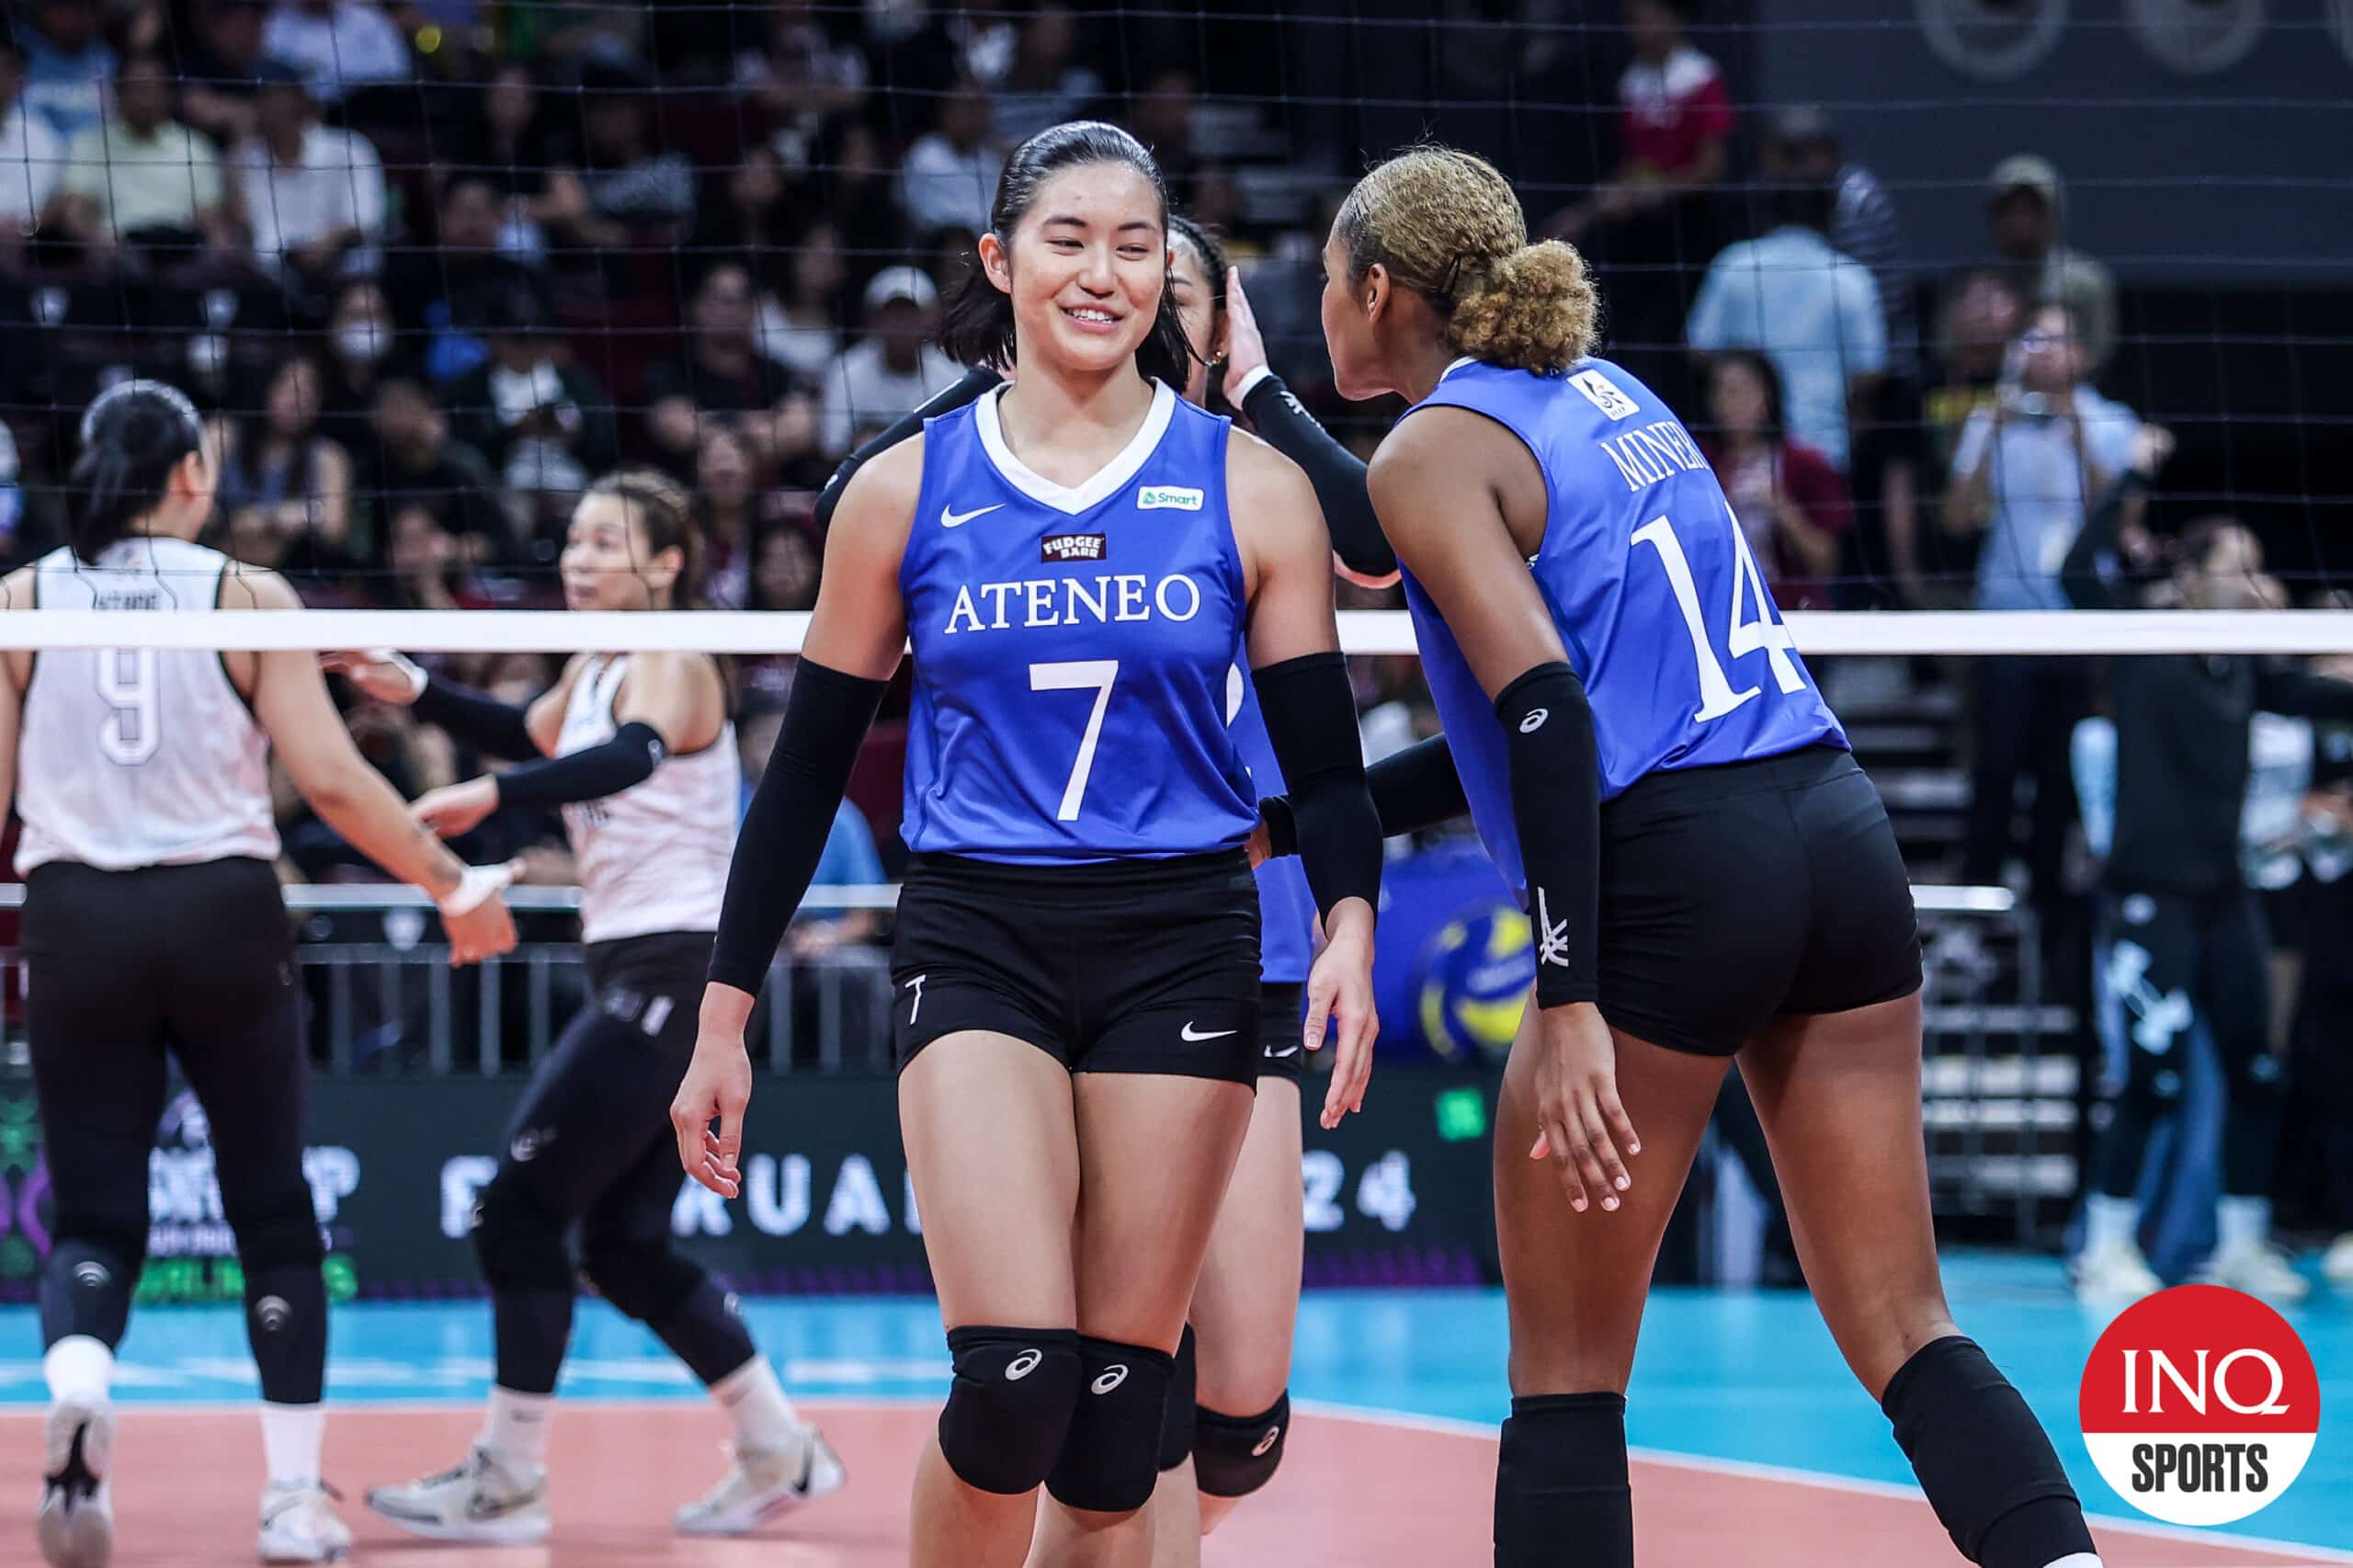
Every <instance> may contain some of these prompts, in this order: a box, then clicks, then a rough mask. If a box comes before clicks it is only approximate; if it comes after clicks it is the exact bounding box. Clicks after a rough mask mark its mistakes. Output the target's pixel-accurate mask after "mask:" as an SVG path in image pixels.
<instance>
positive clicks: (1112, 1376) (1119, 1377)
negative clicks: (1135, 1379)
mask: <svg viewBox="0 0 2353 1568" xmlns="http://www.w3.org/2000/svg"><path fill="white" fill-rule="evenodd" d="M1126 1381H1128V1367H1127V1363H1126V1362H1124V1361H1119V1362H1114V1363H1113V1364H1112V1365H1111V1366H1109V1367H1108V1368H1106V1369H1104V1371H1103V1374H1102V1376H1100V1377H1098V1378H1097V1379H1096V1380H1095V1381H1093V1382H1091V1383H1089V1384H1087V1385H1086V1389H1087V1392H1089V1393H1109V1392H1111V1391H1112V1390H1113V1389H1115V1388H1118V1387H1119V1386H1120V1384H1121V1383H1124V1382H1126Z"/></svg>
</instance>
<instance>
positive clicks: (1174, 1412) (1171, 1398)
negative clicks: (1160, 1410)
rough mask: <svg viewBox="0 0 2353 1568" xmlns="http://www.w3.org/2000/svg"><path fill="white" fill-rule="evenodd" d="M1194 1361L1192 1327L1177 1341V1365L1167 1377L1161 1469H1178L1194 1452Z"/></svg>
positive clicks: (1162, 1419) (1196, 1373)
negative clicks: (1166, 1405)
mask: <svg viewBox="0 0 2353 1568" xmlns="http://www.w3.org/2000/svg"><path fill="white" fill-rule="evenodd" d="M1198 1383H1199V1364H1198V1363H1197V1362H1196V1360H1195V1359H1194V1350H1193V1325H1192V1324H1189V1323H1188V1324H1186V1325H1185V1337H1184V1338H1182V1339H1180V1340H1178V1341H1177V1342H1176V1367H1175V1368H1174V1369H1172V1370H1171V1371H1170V1373H1169V1377H1168V1411H1167V1414H1166V1415H1164V1416H1163V1417H1162V1418H1161V1422H1160V1468H1161V1469H1162V1470H1164V1471H1169V1470H1175V1469H1176V1467H1177V1466H1178V1465H1180V1464H1183V1463H1184V1462H1185V1460H1187V1459H1188V1457H1189V1456H1190V1455H1191V1454H1192V1451H1193V1391H1194V1389H1195V1387H1196V1386H1197V1385H1198Z"/></svg>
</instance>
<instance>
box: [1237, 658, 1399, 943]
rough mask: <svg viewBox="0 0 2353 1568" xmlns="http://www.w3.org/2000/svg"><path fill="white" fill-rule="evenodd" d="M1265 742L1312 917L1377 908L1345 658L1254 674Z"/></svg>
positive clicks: (1373, 824) (1371, 831)
mask: <svg viewBox="0 0 2353 1568" xmlns="http://www.w3.org/2000/svg"><path fill="white" fill-rule="evenodd" d="M1250 678H1251V681H1252V682H1253V683H1254V684H1255V685H1256V687H1257V689H1258V708H1259V710H1260V711H1261V712H1263V713H1265V714H1266V716H1267V739H1268V740H1270V741H1272V742H1273V743H1274V746H1275V761H1276V762H1277V763H1278V764H1279V765H1280V766H1281V767H1282V770H1283V782H1284V783H1285V784H1286V785H1288V786H1289V788H1290V813H1291V820H1292V822H1293V824H1295V826H1296V830H1297V833H1298V838H1299V857H1300V858H1301V860H1302V861H1304V862H1305V864H1306V868H1307V885H1308V888H1309V890H1310V891H1311V892H1313V893H1314V894H1315V907H1316V909H1317V911H1318V912H1320V913H1322V914H1325V915H1328V914H1330V913H1331V912H1332V906H1333V905H1334V904H1336V903H1339V902H1340V901H1341V900H1342V899H1344V898H1360V899H1363V900H1364V901H1365V902H1366V903H1369V904H1370V905H1372V906H1373V907H1374V908H1375V909H1378V908H1380V907H1381V819H1380V818H1379V817H1378V816H1376V815H1374V814H1373V810H1372V797H1371V795H1370V794H1369V793H1368V792H1367V791H1366V790H1365V787H1364V743H1363V742H1362V741H1360V740H1359V739H1358V737H1357V723H1356V719H1357V705H1356V698H1355V695H1354V693H1352V692H1351V691H1350V690H1349V689H1348V665H1347V660H1346V659H1344V658H1343V657H1341V655H1340V654H1339V653H1308V654H1305V655H1303V656H1302V657H1300V658H1296V659H1285V660H1284V661H1283V662H1282V663H1281V664H1279V665H1268V666H1267V668H1265V669H1263V670H1257V671H1254V672H1253V673H1252V675H1251V677H1250Z"/></svg>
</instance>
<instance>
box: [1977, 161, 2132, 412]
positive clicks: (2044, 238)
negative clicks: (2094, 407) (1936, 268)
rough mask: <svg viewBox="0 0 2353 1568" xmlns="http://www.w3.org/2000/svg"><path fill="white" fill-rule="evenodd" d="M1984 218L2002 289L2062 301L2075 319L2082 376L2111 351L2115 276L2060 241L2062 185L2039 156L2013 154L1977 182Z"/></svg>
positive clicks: (2093, 374) (2063, 230) (2063, 231)
mask: <svg viewBox="0 0 2353 1568" xmlns="http://www.w3.org/2000/svg"><path fill="white" fill-rule="evenodd" d="M1985 222H1986V227H1987V229H1988V230H1989V231H1990V232H1991V233H1992V235H1993V240H1994V254H1995V256H1999V257H2000V258H2001V266H2002V268H2003V270H2004V271H2005V273H2006V274H2007V276H2008V278H2009V280H2010V286H2011V287H2012V288H2014V289H2016V290H2018V295H2019V297H2020V298H2021V299H2024V300H2027V301H2030V302H2032V303H2035V304H2063V305H2065V306H2066V307H2068V309H2070V310H2072V311H2073V312H2075V319H2076V321H2077V322H2079V323H2080V324H2081V326H2080V328H2079V331H2080V332H2081V333H2082V335H2083V346H2084V354H2085V357H2086V376H2087V377H2088V378H2093V379H2096V378H2097V376H2098V375H2099V372H2100V369H2101V368H2102V367H2103V366H2105V365H2106V364H2107V363H2108V360H2109V355H2111V354H2113V353H2114V352H2115V351H2116V278H2115V276H2114V275H2113V274H2112V273H2110V272H2109V270H2108V268H2107V267H2105V266H2103V265H2102V264H2101V263H2099V262H2097V261H2095V260H2093V259H2092V258H2091V257H2090V256H2086V255H2085V254H2084V253H2083V252H2082V251H2079V250H2076V249H2075V247H2073V246H2072V245H2069V244H2066V243H2065V241H2066V235H2067V189H2066V187H2065V186H2064V185H2063V184H2062V183H2061V181H2060V178H2059V171H2058V170H2057V169H2056V168H2053V167H2052V165H2051V162H2050V160H2049V159H2047V158H2038V157H2036V156H2035V155H2034V154H2032V153H2018V155H2016V156H2014V157H2008V158H2005V159H2003V160H2002V161H2001V162H2000V163H1998V164H1996V165H1994V172H1993V173H1992V174H1991V175H1989V176H1987V177H1986V180H1985Z"/></svg>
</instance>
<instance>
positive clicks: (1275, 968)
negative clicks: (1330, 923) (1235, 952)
mask: <svg viewBox="0 0 2353 1568" xmlns="http://www.w3.org/2000/svg"><path fill="white" fill-rule="evenodd" d="M1225 707H1226V712H1227V714H1228V715H1229V717H1230V718H1231V720H1232V723H1231V726H1230V727H1231V728H1232V730H1233V746H1234V749H1235V750H1236V751H1238V752H1240V753H1241V754H1242V763H1243V766H1244V767H1247V768H1248V769H1249V770H1250V782H1251V784H1252V785H1253V786H1254V787H1255V788H1256V791H1257V793H1258V794H1259V795H1262V796H1264V795H1279V794H1281V793H1282V792H1283V770H1282V768H1281V767H1279V765H1278V764H1277V763H1276V761H1275V743H1274V741H1273V739H1272V738H1271V737H1270V736H1268V735H1267V716H1266V714H1264V713H1262V712H1261V711H1259V709H1258V688H1257V687H1256V686H1255V685H1253V684H1252V683H1251V680H1250V672H1249V661H1248V660H1247V659H1246V658H1245V659H1241V660H1237V661H1235V663H1234V665H1233V674H1232V676H1230V677H1229V679H1228V681H1227V684H1226V701H1225ZM1258 954H1259V956H1258V978H1259V979H1261V980H1263V981H1264V982H1266V983H1267V984H1268V985H1295V984H1297V983H1300V982H1302V981H1303V980H1305V979H1306V978H1307V971H1308V968H1309V966H1310V965H1311V964H1312V963H1313V961H1314V958H1315V895H1314V894H1313V893H1312V892H1309V891H1308V888H1307V870H1306V869H1305V868H1304V867H1303V866H1302V865H1301V863H1300V859H1299V857H1298V856H1296V855H1286V856H1283V857H1282V858H1279V859H1274V860H1268V861H1266V862H1264V863H1263V864H1261V865H1260V866H1259V868H1258Z"/></svg>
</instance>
